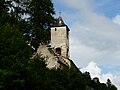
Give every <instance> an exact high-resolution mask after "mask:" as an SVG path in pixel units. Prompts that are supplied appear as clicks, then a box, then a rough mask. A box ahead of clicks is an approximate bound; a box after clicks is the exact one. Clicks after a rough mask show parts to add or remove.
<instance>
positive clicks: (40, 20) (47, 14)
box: [28, 0, 55, 49]
mask: <svg viewBox="0 0 120 90" xmlns="http://www.w3.org/2000/svg"><path fill="white" fill-rule="evenodd" d="M28 11H29V15H30V18H29V21H30V25H31V29H30V30H31V31H32V35H33V37H35V39H34V40H33V41H32V45H33V46H34V47H35V48H36V49H37V48H38V46H39V43H43V42H44V43H46V42H47V41H49V40H50V32H49V29H50V24H51V23H53V20H54V18H53V16H52V15H53V14H54V13H55V12H54V8H53V4H52V2H51V0H31V2H30V4H29V9H28Z"/></svg>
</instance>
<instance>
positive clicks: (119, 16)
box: [113, 15, 120, 25]
mask: <svg viewBox="0 0 120 90" xmlns="http://www.w3.org/2000/svg"><path fill="white" fill-rule="evenodd" d="M113 22H114V23H116V24H118V25H120V15H116V16H115V17H114V18H113Z"/></svg>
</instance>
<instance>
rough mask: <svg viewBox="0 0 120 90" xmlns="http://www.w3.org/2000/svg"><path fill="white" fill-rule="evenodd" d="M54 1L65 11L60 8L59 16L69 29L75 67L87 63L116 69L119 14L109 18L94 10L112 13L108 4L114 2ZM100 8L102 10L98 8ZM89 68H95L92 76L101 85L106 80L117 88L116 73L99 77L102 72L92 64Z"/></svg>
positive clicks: (119, 58)
mask: <svg viewBox="0 0 120 90" xmlns="http://www.w3.org/2000/svg"><path fill="white" fill-rule="evenodd" d="M55 2H57V3H59V4H62V5H63V6H64V8H67V9H65V12H64V9H63V12H62V17H63V19H64V21H65V22H66V24H67V25H68V27H69V28H70V30H71V31H70V53H71V58H72V60H73V61H74V62H75V64H76V65H77V66H78V67H79V68H81V67H85V66H86V65H87V64H88V63H89V62H90V61H94V62H96V63H97V64H98V65H99V66H110V67H112V68H116V67H117V66H120V65H119V62H120V35H119V34H120V15H116V16H115V17H113V18H112V19H111V18H109V17H107V16H105V14H103V13H102V11H100V12H99V13H98V11H96V8H97V10H98V9H99V7H100V10H104V9H105V11H104V12H106V11H108V9H109V8H111V9H110V10H111V11H112V12H114V10H113V9H114V6H113V4H112V2H116V1H113V0H109V1H105V0H102V2H101V1H98V2H101V3H97V4H96V1H95V0H55ZM107 3H110V5H111V4H112V7H106V6H105V5H106V4H107ZM100 4H101V5H100ZM97 5H98V6H97ZM107 5H109V4H107ZM114 5H116V4H114ZM103 6H104V8H102V7H103ZM101 8H102V9H101ZM115 11H116V10H115ZM112 12H111V13H112ZM107 13H108V12H107ZM111 13H110V14H111ZM108 16H109V15H108ZM91 66H94V68H96V69H94V68H93V71H94V72H93V74H94V73H95V74H94V75H96V76H98V77H100V79H101V81H104V82H105V81H106V80H105V79H107V78H108V77H110V79H111V80H112V81H113V82H114V83H115V84H116V85H118V86H120V82H119V79H120V73H119V74H118V75H117V74H116V73H114V74H115V75H113V74H112V73H110V72H108V73H104V74H102V69H100V68H99V67H97V65H95V63H92V65H91ZM95 66H96V67H95ZM95 70H97V71H95ZM91 71H92V70H91ZM111 72H112V71H111ZM116 72H119V71H116ZM94 75H93V76H94Z"/></svg>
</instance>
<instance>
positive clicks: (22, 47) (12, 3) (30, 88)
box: [0, 0, 117, 90]
mask: <svg viewBox="0 0 120 90" xmlns="http://www.w3.org/2000/svg"><path fill="white" fill-rule="evenodd" d="M54 13H55V12H54V7H53V3H52V2H51V0H0V89H1V90H117V88H116V87H115V86H114V85H113V84H112V82H111V81H110V80H109V79H108V81H107V83H106V84H105V83H100V82H99V79H98V78H94V79H91V77H90V73H89V72H85V73H81V72H80V71H79V72H76V71H74V70H71V69H67V68H65V69H63V70H61V69H58V70H55V69H51V70H49V69H48V68H46V64H45V62H44V61H45V60H44V58H43V57H41V56H36V57H34V58H33V57H32V55H33V51H32V48H31V46H33V47H35V48H36V49H37V47H38V45H39V43H42V42H44V43H47V42H49V40H50V33H49V28H50V25H51V24H52V23H53V22H54V17H53V14H54ZM24 36H25V37H24ZM26 37H27V38H26ZM28 42H29V43H30V45H31V46H30V45H28Z"/></svg>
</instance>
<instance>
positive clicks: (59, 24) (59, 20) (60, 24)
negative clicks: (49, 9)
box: [53, 16, 66, 26]
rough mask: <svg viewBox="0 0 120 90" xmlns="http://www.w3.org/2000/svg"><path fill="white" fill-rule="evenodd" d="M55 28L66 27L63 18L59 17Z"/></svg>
mask: <svg viewBox="0 0 120 90" xmlns="http://www.w3.org/2000/svg"><path fill="white" fill-rule="evenodd" d="M53 26H66V24H65V23H64V21H63V19H62V17H61V16H59V17H58V18H57V19H56V21H55V23H54V24H53Z"/></svg>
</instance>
